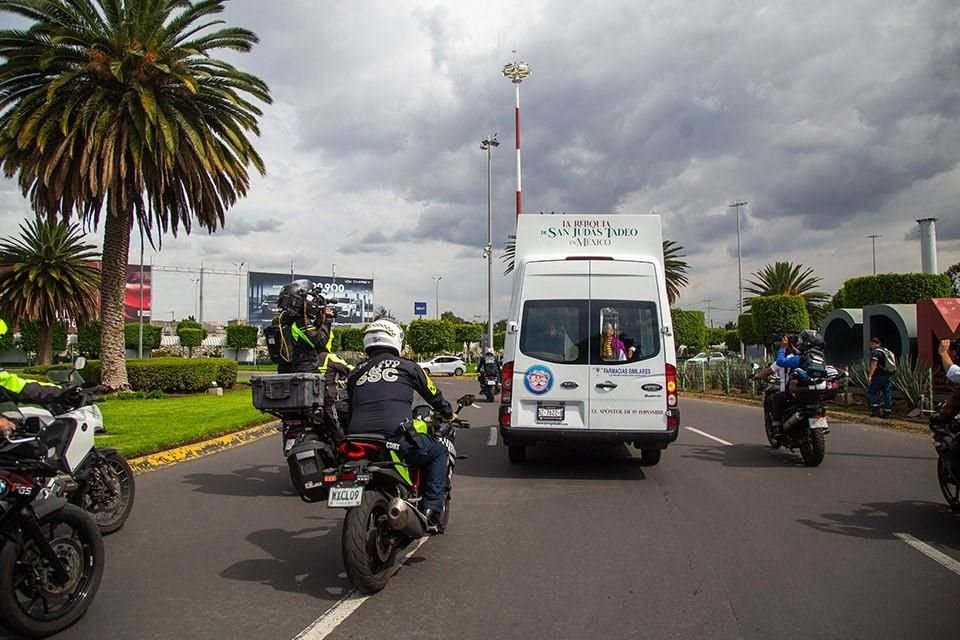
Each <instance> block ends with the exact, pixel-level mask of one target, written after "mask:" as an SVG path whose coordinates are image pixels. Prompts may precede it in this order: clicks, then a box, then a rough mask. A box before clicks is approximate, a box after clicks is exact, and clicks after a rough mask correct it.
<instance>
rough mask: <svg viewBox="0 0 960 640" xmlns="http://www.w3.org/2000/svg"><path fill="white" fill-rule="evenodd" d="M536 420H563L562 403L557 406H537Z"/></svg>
mask: <svg viewBox="0 0 960 640" xmlns="http://www.w3.org/2000/svg"><path fill="white" fill-rule="evenodd" d="M537 420H544V421H550V422H560V421H562V420H563V405H560V406H559V407H548V406H543V405H538V406H537Z"/></svg>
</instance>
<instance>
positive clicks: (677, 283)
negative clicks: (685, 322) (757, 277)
mask: <svg viewBox="0 0 960 640" xmlns="http://www.w3.org/2000/svg"><path fill="white" fill-rule="evenodd" d="M682 251H683V247H682V246H680V245H679V244H677V243H676V242H674V241H673V240H664V241H663V267H664V271H665V272H666V279H667V300H668V301H669V302H670V305H671V306H673V304H674V303H675V302H676V301H677V298H679V297H680V288H681V287H685V286H687V284H688V281H687V271H688V270H689V268H690V265H688V264H687V261H686V260H684V259H683V258H684V257H685V256H684V255H683V253H681V252H682ZM516 255H517V236H515V235H513V234H510V235H508V236H507V241H506V243H504V245H503V255H501V256H500V260H502V261H503V262H505V263H506V264H507V268H506V269H505V270H504V272H503V275H508V274H510V273H511V272H512V271H513V263H514V259H515V257H516Z"/></svg>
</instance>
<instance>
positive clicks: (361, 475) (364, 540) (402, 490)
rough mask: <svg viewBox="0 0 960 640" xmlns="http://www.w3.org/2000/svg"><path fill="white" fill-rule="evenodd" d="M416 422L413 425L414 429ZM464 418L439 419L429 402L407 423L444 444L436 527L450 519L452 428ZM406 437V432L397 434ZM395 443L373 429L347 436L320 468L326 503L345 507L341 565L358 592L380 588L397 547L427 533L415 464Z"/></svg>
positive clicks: (465, 402) (464, 402) (462, 425)
mask: <svg viewBox="0 0 960 640" xmlns="http://www.w3.org/2000/svg"><path fill="white" fill-rule="evenodd" d="M473 401H474V396H472V395H465V396H462V397H461V398H459V399H458V400H457V409H456V410H457V411H458V412H459V411H460V410H461V409H462V408H463V407H465V406H469V405H472V404H473ZM418 426H419V428H417V427H418ZM469 426H470V425H469V424H468V423H467V422H466V421H464V420H456V421H445V420H443V419H441V418H440V416H439V415H437V414H436V412H434V411H433V410H432V409H431V408H430V407H428V406H426V405H419V406H417V407H415V408H414V410H413V421H412V423H411V425H408V427H409V428H412V429H415V430H417V431H421V432H422V431H423V430H424V429H426V431H427V433H430V434H431V435H433V436H434V437H435V438H436V439H437V440H438V441H439V442H441V443H442V444H443V445H444V446H445V447H446V448H447V456H448V466H447V486H446V497H445V499H444V510H443V516H442V519H441V531H442V530H444V529H446V526H447V523H448V522H449V518H450V492H451V489H452V487H453V473H454V467H455V465H456V461H457V460H458V459H461V458H462V457H463V456H458V455H457V450H456V446H455V445H454V441H455V440H456V430H457V429H467V428H469ZM402 437H406V436H402ZM399 448H400V445H399V444H398V443H397V442H395V441H393V440H391V439H388V438H386V437H385V436H382V435H378V434H358V435H352V436H347V438H346V439H345V440H344V441H343V442H342V443H341V444H340V453H341V455H342V456H343V458H344V460H345V462H344V463H343V464H341V465H340V466H339V467H338V468H331V469H324V470H323V472H322V483H323V485H324V486H325V487H327V488H328V490H329V496H328V499H327V506H328V507H331V508H338V509H347V514H346V516H345V517H344V521H343V538H342V550H343V565H344V568H345V569H346V573H347V578H349V580H350V582H351V583H352V584H353V586H355V587H356V588H357V589H358V590H359V591H360V592H362V593H365V594H371V593H376V592H378V591H380V590H381V589H383V588H384V587H385V586H386V584H387V582H388V581H389V579H390V576H391V575H392V574H393V571H394V568H395V567H394V564H395V561H396V558H397V554H398V552H399V551H400V550H401V549H403V548H405V547H406V546H407V545H409V544H410V543H411V542H413V541H415V540H418V539H419V538H422V537H423V536H425V535H427V517H426V515H425V514H424V513H423V511H421V510H420V502H421V500H422V495H421V486H420V469H419V468H417V467H408V466H407V465H406V464H405V463H404V462H403V461H402V460H401V459H400V456H399V454H398V450H399Z"/></svg>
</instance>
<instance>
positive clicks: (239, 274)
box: [231, 262, 246, 324]
mask: <svg viewBox="0 0 960 640" xmlns="http://www.w3.org/2000/svg"><path fill="white" fill-rule="evenodd" d="M231 264H232V265H233V266H235V267H236V268H237V324H240V318H241V317H242V315H241V309H242V306H241V305H242V303H243V265H245V264H246V263H245V262H241V263H239V264H237V263H236V262H232V263H231Z"/></svg>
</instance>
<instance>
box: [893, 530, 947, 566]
mask: <svg viewBox="0 0 960 640" xmlns="http://www.w3.org/2000/svg"><path fill="white" fill-rule="evenodd" d="M893 535H895V536H897V537H898V538H900V539H901V540H903V541H904V542H906V543H907V544H908V545H910V546H911V547H913V548H914V549H916V550H917V551H919V552H920V553H922V554H923V555H925V556H927V557H928V558H930V559H931V560H935V561H936V562H939V563H940V564H941V565H943V566H944V567H946V568H947V569H949V570H950V571H953V572H954V573H955V574H957V575H958V576H960V562H957V561H956V560H954V559H953V558H951V557H950V556H948V555H947V554H945V553H941V552H940V551H937V550H936V549H934V548H933V547H931V546H930V545H928V544H927V543H925V542H920V541H919V540H917V539H916V538H914V537H913V536H911V535H910V534H909V533H894V534H893Z"/></svg>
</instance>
